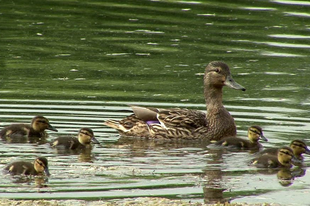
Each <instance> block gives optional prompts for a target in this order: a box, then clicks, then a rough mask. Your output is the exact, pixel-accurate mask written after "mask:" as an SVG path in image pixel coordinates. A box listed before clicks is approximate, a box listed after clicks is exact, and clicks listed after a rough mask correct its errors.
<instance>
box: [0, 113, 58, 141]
mask: <svg viewBox="0 0 310 206" xmlns="http://www.w3.org/2000/svg"><path fill="white" fill-rule="evenodd" d="M45 130H51V131H55V132H57V129H55V128H54V127H53V126H52V125H51V124H50V123H49V120H48V119H47V118H45V117H43V116H36V117H34V118H33V119H32V121H31V124H12V125H9V126H6V127H4V128H3V129H2V130H1V131H0V137H1V139H2V140H4V141H6V142H8V143H27V142H28V143H41V144H44V143H46V138H47V137H48V134H47V133H46V131H45Z"/></svg>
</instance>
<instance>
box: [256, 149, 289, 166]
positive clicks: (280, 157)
mask: <svg viewBox="0 0 310 206" xmlns="http://www.w3.org/2000/svg"><path fill="white" fill-rule="evenodd" d="M292 161H295V157H294V153H293V150H292V149H291V148H289V147H281V148H280V149H279V150H278V153H277V156H274V155H262V156H260V157H258V158H255V159H254V160H253V161H252V163H251V164H252V165H255V166H256V167H259V168H281V167H286V168H291V167H292Z"/></svg>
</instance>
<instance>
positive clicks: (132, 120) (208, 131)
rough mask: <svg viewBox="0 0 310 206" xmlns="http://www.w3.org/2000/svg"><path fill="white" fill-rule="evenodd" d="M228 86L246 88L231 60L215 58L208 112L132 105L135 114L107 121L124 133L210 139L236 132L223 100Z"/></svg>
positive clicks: (208, 81)
mask: <svg viewBox="0 0 310 206" xmlns="http://www.w3.org/2000/svg"><path fill="white" fill-rule="evenodd" d="M224 86H228V87H230V88H233V89H238V90H243V91H245V88H244V87H242V86H241V85H239V84H238V83H236V82H235V81H234V80H233V78H232V76H231V74H230V69H229V67H228V66H227V64H225V63H223V62H219V61H214V62H211V63H209V64H208V66H207V67H206V69H205V74H204V96H205V101H206V105H207V113H204V112H201V111H197V110H190V109H179V108H176V109H157V108H145V107H138V106H132V109H133V112H134V114H132V115H130V116H128V117H126V118H124V119H123V120H120V121H118V120H108V121H106V122H105V123H104V124H105V125H107V126H109V127H112V128H114V129H116V130H118V131H119V133H120V134H121V135H124V136H136V137H147V138H165V139H206V140H220V139H222V138H224V137H228V136H235V135H236V125H235V122H234V119H233V117H232V116H231V115H230V114H229V112H228V111H227V110H226V109H225V107H224V106H223V103H222V95H223V92H222V89H223V87H224Z"/></svg>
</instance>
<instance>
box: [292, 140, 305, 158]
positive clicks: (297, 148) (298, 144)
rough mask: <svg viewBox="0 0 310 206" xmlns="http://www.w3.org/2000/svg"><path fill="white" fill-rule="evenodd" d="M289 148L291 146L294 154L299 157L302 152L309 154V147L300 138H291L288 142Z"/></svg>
mask: <svg viewBox="0 0 310 206" xmlns="http://www.w3.org/2000/svg"><path fill="white" fill-rule="evenodd" d="M290 148H292V150H293V152H294V155H295V157H297V158H298V157H300V156H301V154H303V153H305V154H308V155H310V150H309V148H308V147H307V145H306V143H305V142H304V141H302V140H293V141H292V142H291V144H290Z"/></svg>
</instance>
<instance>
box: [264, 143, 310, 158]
mask: <svg viewBox="0 0 310 206" xmlns="http://www.w3.org/2000/svg"><path fill="white" fill-rule="evenodd" d="M289 147H290V148H291V149H292V150H293V153H294V156H295V158H296V159H298V160H300V161H302V160H303V159H304V157H303V156H302V154H308V155H310V150H309V148H308V147H307V145H306V143H305V142H304V141H302V140H298V139H296V140H293V141H292V142H291V143H290V146H289ZM278 150H279V149H278V148H269V149H265V150H263V151H261V152H260V153H259V154H260V155H266V154H268V155H274V156H276V155H277V154H278Z"/></svg>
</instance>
